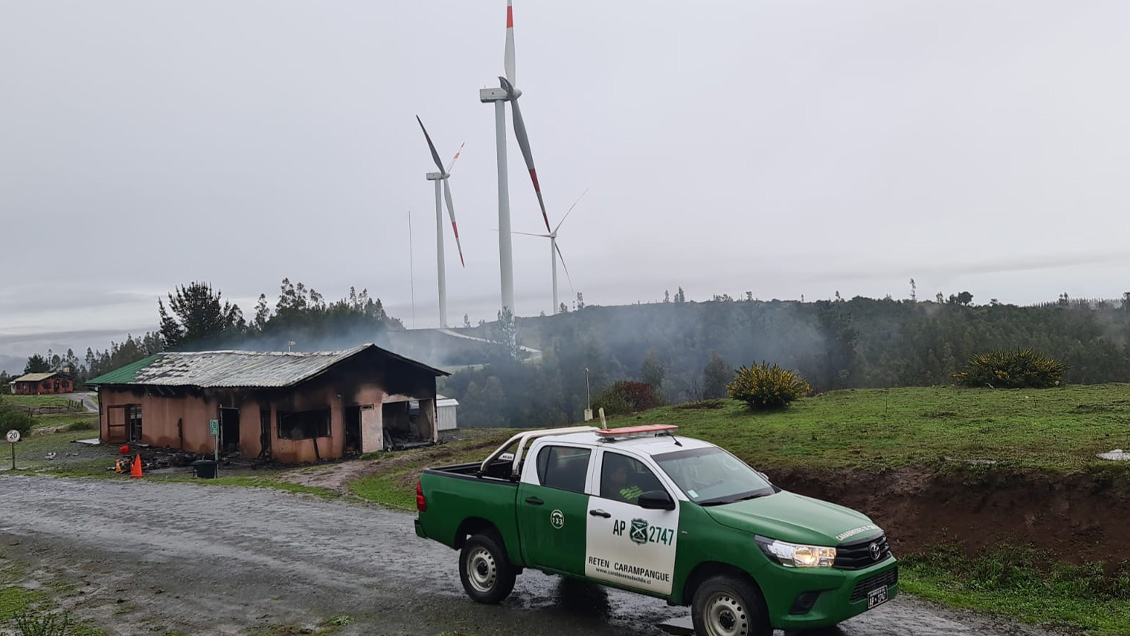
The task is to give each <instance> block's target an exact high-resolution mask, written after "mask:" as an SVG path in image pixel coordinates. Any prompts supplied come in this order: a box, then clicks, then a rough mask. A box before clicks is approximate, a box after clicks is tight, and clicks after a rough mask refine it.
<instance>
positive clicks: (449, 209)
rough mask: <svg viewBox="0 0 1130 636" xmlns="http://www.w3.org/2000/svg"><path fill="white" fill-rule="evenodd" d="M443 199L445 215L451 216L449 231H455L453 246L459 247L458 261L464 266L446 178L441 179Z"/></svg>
mask: <svg viewBox="0 0 1130 636" xmlns="http://www.w3.org/2000/svg"><path fill="white" fill-rule="evenodd" d="M443 199H444V201H446V202H447V216H449V217H451V231H452V232H455V247H457V248H459V263H460V264H461V265H462V266H463V267H466V266H467V263H465V262H463V244H462V243H460V242H459V226H458V225H456V224H455V206H454V205H452V204H451V188H449V187H448V186H447V179H446V178H445V179H444V180H443Z"/></svg>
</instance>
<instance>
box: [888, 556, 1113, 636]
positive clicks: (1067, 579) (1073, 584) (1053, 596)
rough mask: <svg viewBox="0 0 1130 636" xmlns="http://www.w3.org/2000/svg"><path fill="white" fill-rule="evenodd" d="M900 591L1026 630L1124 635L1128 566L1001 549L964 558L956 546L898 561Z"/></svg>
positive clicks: (1104, 635) (906, 557)
mask: <svg viewBox="0 0 1130 636" xmlns="http://www.w3.org/2000/svg"><path fill="white" fill-rule="evenodd" d="M899 579H900V581H901V584H902V587H903V589H904V590H905V591H906V592H908V593H910V594H915V595H917V596H922V597H925V598H929V599H932V600H935V601H939V602H942V603H945V604H946V605H950V606H953V607H963V608H968V609H973V610H980V611H988V612H992V613H995V614H1001V615H1007V616H1012V617H1015V618H1019V619H1021V620H1023V621H1026V622H1029V623H1037V624H1053V625H1060V626H1067V627H1070V628H1082V629H1083V630H1084V632H1085V633H1087V634H1092V635H1095V636H1098V635H1102V636H1107V635H1110V636H1115V635H1125V634H1128V633H1130V564H1128V563H1125V562H1124V563H1123V564H1122V566H1121V567H1120V568H1116V569H1114V570H1113V571H1104V567H1103V564H1101V563H1090V564H1084V565H1071V564H1066V563H1060V562H1057V561H1056V560H1055V559H1054V557H1052V555H1049V554H1046V553H1042V552H1040V551H1038V550H1033V549H1031V548H1024V547H1003V548H997V549H993V550H989V551H986V552H984V553H982V554H980V555H979V556H978V557H977V558H974V559H970V558H968V557H966V556H965V555H964V553H963V552H962V551H961V550H960V549H958V547H956V546H948V547H943V548H939V549H937V550H934V551H931V552H928V553H926V554H918V555H910V556H904V557H903V560H902V566H901V568H900V573H899Z"/></svg>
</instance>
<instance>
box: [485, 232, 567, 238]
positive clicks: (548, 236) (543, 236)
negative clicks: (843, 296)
mask: <svg viewBox="0 0 1130 636" xmlns="http://www.w3.org/2000/svg"><path fill="white" fill-rule="evenodd" d="M495 231H496V232H497V231H498V230H495ZM510 233H511V234H521V235H522V236H536V237H538V238H553V237H551V236H550V235H548V234H533V233H531V232H515V231H514V230H511V231H510Z"/></svg>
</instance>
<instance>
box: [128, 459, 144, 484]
mask: <svg viewBox="0 0 1130 636" xmlns="http://www.w3.org/2000/svg"><path fill="white" fill-rule="evenodd" d="M129 476H130V477H131V478H135V479H136V478H138V477H143V476H144V475H142V474H141V453H138V454H137V455H134V458H133V466H131V467H130V469H129Z"/></svg>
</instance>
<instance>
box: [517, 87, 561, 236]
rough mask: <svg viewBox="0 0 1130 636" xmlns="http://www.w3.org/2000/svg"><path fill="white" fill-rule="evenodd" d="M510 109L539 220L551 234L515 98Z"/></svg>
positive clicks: (524, 128) (523, 124) (523, 122)
mask: <svg viewBox="0 0 1130 636" xmlns="http://www.w3.org/2000/svg"><path fill="white" fill-rule="evenodd" d="M510 108H511V109H513V111H514V118H513V119H514V137H515V138H516V139H517V140H518V147H519V148H521V150H522V158H523V159H525V160H526V169H527V170H529V171H530V181H532V182H533V183H534V192H535V193H536V194H537V195H538V207H540V208H541V218H542V220H543V221H545V231H546V232H550V233H552V232H553V230H552V229H550V227H549V215H548V214H546V212H545V200H544V199H542V196H541V184H540V183H538V171H537V169H535V168H534V156H533V154H532V153H531V152H530V138H529V137H527V136H526V122H525V121H524V120H523V119H522V109H520V108H518V100H517V99H516V98H515V99H511V100H510Z"/></svg>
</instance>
